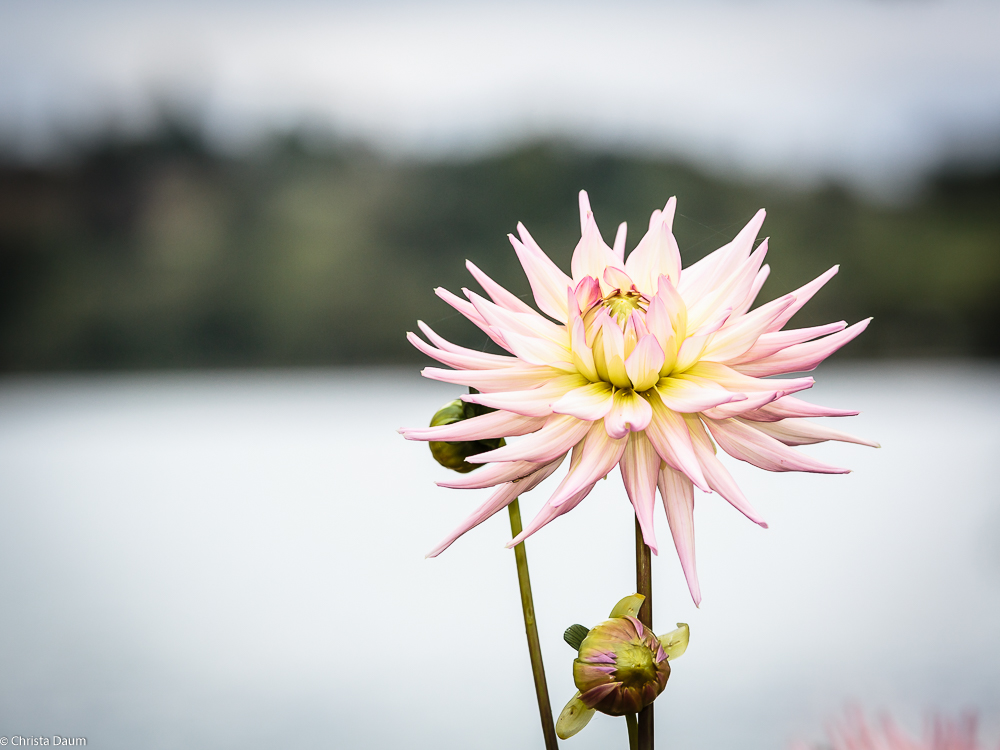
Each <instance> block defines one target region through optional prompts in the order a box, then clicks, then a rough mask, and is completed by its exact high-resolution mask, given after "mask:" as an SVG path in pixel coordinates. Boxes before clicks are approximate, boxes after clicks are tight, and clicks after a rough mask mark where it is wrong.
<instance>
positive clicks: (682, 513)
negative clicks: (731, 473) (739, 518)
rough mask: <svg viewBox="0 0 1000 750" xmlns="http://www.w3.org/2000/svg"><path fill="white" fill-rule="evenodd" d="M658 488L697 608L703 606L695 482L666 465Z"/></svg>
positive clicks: (659, 477)
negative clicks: (696, 546) (696, 548)
mask: <svg viewBox="0 0 1000 750" xmlns="http://www.w3.org/2000/svg"><path fill="white" fill-rule="evenodd" d="M657 486H658V487H659V489H660V497H661V498H662V499H663V509H664V510H665V511H666V512H667V524H668V525H669V526H670V535H671V536H672V537H673V539H674V547H675V548H676V549H677V557H678V558H679V559H680V561H681V570H683V571H684V579H685V580H686V581H687V585H688V591H690V592H691V598H692V599H693V600H694V606H696V607H697V606H698V605H700V604H701V586H700V585H699V584H698V567H697V565H696V564H695V555H694V485H692V484H691V480H690V479H688V478H687V477H686V476H684V475H683V474H681V473H680V472H679V471H674V470H673V469H671V468H670V467H669V466H667V465H666V464H663V465H662V466H661V467H660V471H659V474H658V480H657Z"/></svg>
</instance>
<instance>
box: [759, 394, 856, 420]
mask: <svg viewBox="0 0 1000 750" xmlns="http://www.w3.org/2000/svg"><path fill="white" fill-rule="evenodd" d="M859 413H860V412H857V411H851V410H850V409H833V408H830V407H828V406H816V405H815V404H810V403H807V402H806V401H802V400H801V399H797V398H795V397H794V396H782V397H781V398H779V399H777V400H776V401H774V402H772V403H769V404H767V405H766V406H762V407H761V408H759V409H756V410H755V411H752V412H747V413H744V414H741V415H740V416H742V417H743V418H744V419H751V420H753V421H754V422H777V421H778V420H780V419H787V418H788V417H856V416H858V414H859Z"/></svg>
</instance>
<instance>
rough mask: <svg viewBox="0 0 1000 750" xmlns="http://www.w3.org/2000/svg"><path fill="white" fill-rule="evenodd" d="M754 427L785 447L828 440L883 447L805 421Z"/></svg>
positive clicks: (789, 420) (755, 424) (788, 420)
mask: <svg viewBox="0 0 1000 750" xmlns="http://www.w3.org/2000/svg"><path fill="white" fill-rule="evenodd" d="M753 427H754V429H757V430H759V431H760V432H763V433H764V434H765V435H770V436H771V437H773V438H774V439H775V440H778V441H780V442H782V443H784V444H785V445H813V444H814V443H823V442H826V441H827V440H836V441H838V442H841V443H855V444H857V445H867V446H869V447H871V448H881V447H882V446H881V445H879V444H878V443H876V442H875V441H874V440H865V439H864V438H859V437H855V436H854V435H850V434H848V433H846V432H841V431H840V430H832V429H830V428H829V427H824V426H822V425H818V424H815V423H813V422H807V421H806V420H804V419H783V420H781V421H780V422H753Z"/></svg>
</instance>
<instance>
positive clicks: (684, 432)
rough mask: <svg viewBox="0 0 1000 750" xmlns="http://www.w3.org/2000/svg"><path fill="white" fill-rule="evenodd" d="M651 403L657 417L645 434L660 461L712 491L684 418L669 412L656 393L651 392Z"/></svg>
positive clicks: (706, 490) (704, 488) (701, 487)
mask: <svg viewBox="0 0 1000 750" xmlns="http://www.w3.org/2000/svg"><path fill="white" fill-rule="evenodd" d="M649 404H650V406H651V407H652V409H653V418H652V419H651V420H650V422H649V424H648V425H646V430H645V433H646V437H647V438H649V442H651V443H652V444H653V447H654V448H655V449H656V452H657V453H659V454H660V458H662V459H663V460H664V461H666V462H667V463H668V464H670V465H671V466H672V467H673V468H675V469H677V470H678V471H682V472H684V474H685V475H687V477H688V478H689V479H690V480H691V481H692V482H694V483H695V485H697V487H698V488H699V489H701V490H704V491H705V492H710V490H709V487H708V481H707V480H706V479H705V475H704V473H703V472H702V470H701V464H699V463H698V458H697V456H696V455H695V452H694V446H693V445H692V443H691V433H690V431H689V430H688V427H687V423H686V422H685V421H684V418H683V417H682V416H681V415H680V414H678V413H677V412H675V411H672V410H671V409H668V408H667V407H666V406H665V405H664V404H663V401H662V400H661V399H660V396H659V394H657V393H656V391H655V390H654V391H651V392H650V397H649Z"/></svg>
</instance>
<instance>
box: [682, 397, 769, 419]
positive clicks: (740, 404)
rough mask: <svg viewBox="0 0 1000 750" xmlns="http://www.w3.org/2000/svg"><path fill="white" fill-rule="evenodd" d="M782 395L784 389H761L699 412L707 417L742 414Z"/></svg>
mask: <svg viewBox="0 0 1000 750" xmlns="http://www.w3.org/2000/svg"><path fill="white" fill-rule="evenodd" d="M784 395H785V392H784V391H773V392H769V391H761V392H758V393H753V394H750V395H749V396H747V395H745V394H743V399H742V400H734V401H730V402H729V403H727V404H719V405H718V406H714V407H712V408H711V409H703V410H702V412H701V413H702V416H705V417H708V418H709V419H728V418H729V417H735V416H737V415H743V414H745V413H746V412H751V411H754V410H756V409H759V408H760V407H762V406H764V405H765V404H769V403H771V402H772V401H775V400H777V399H779V398H781V397H782V396H784Z"/></svg>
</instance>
